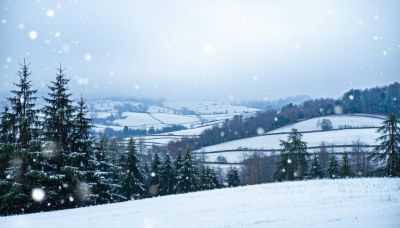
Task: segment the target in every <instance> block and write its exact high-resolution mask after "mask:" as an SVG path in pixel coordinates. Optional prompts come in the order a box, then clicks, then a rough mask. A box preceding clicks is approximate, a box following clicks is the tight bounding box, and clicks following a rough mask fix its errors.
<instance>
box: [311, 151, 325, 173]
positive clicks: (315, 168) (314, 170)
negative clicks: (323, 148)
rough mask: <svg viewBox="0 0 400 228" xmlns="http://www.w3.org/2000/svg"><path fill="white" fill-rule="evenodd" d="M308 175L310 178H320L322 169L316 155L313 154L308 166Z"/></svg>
mask: <svg viewBox="0 0 400 228" xmlns="http://www.w3.org/2000/svg"><path fill="white" fill-rule="evenodd" d="M310 177H311V178H322V177H323V174H322V169H321V166H320V165H319V162H318V156H317V155H316V154H314V156H313V160H312V161H311V168H310Z"/></svg>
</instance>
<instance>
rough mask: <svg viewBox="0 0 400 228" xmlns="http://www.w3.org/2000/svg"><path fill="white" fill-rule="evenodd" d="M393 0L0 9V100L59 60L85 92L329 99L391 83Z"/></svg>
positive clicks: (49, 71)
mask: <svg viewBox="0 0 400 228" xmlns="http://www.w3.org/2000/svg"><path fill="white" fill-rule="evenodd" d="M399 20H400V2H399V1H396V0H392V1H385V0H363V1H362V0H358V1H357V0H354V1H347V0H336V1H335V0H332V1H320V0H308V1H289V0H269V1H265V0H259V1H256V0H250V1H249V0H246V1H245V0H233V1H232V0H231V1H228V0H216V1H194V0H193V1H187V0H186V1H184V0H182V1H178V0H170V1H163V0H146V1H133V0H113V1H95V0H84V1H83V0H80V1H61V0H59V1H54V0H46V1H45V0H40V1H23V0H16V1H1V2H0V50H1V51H0V63H1V64H0V78H1V79H2V80H1V81H2V83H1V84H0V94H4V93H7V91H8V90H9V89H10V88H11V82H13V81H15V79H16V77H15V72H16V71H17V70H18V69H17V68H18V64H17V63H18V62H21V61H22V60H23V58H26V59H27V60H28V61H29V62H31V63H32V65H31V66H32V71H33V76H32V80H33V82H34V84H35V86H36V87H38V88H39V90H40V91H42V92H46V91H47V90H46V87H45V84H46V83H47V82H48V81H49V80H52V79H53V78H54V73H55V70H54V68H55V67H56V66H57V65H59V63H60V62H62V63H63V65H64V66H65V67H66V68H67V74H68V75H69V76H70V77H71V78H72V80H71V89H72V90H73V91H74V92H82V93H83V94H84V95H86V96H91V97H105V96H125V97H164V98H173V99H222V100H224V99H228V98H233V99H234V100H244V99H264V98H268V99H276V98H281V97H286V96H290V95H296V94H307V95H311V96H313V97H320V96H331V97H337V96H339V95H340V94H342V93H343V92H344V91H346V90H348V89H350V88H352V87H356V88H364V87H371V86H377V85H384V84H388V83H392V82H394V81H396V80H397V81H398V80H399V78H400V77H399V72H400V69H399V67H400V66H399V61H398V60H399V57H400V52H399V51H400V34H399V28H400V21H399Z"/></svg>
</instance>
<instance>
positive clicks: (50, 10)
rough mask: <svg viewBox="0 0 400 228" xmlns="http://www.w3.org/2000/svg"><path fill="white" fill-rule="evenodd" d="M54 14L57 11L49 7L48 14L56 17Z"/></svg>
mask: <svg viewBox="0 0 400 228" xmlns="http://www.w3.org/2000/svg"><path fill="white" fill-rule="evenodd" d="M54 15H55V12H54V10H53V9H48V10H47V11H46V16H48V17H54Z"/></svg>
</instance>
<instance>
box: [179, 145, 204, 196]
mask: <svg viewBox="0 0 400 228" xmlns="http://www.w3.org/2000/svg"><path fill="white" fill-rule="evenodd" d="M177 164H178V163H177ZM180 166H181V167H180V168H179V170H178V177H177V178H178V181H177V184H176V186H175V189H176V192H177V193H187V192H194V191H197V190H199V178H198V176H199V174H198V167H197V162H196V161H195V160H194V158H193V157H192V153H191V152H190V149H188V148H187V149H185V150H184V152H183V155H182V162H181V165H180Z"/></svg>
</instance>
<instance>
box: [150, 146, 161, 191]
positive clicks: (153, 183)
mask: <svg viewBox="0 0 400 228" xmlns="http://www.w3.org/2000/svg"><path fill="white" fill-rule="evenodd" d="M160 169H161V161H160V157H159V156H158V153H155V154H154V157H153V160H152V162H151V169H150V176H149V177H148V180H149V181H148V189H147V190H148V193H149V195H150V196H157V195H159V194H160V193H159V191H160V189H159V188H160Z"/></svg>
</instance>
